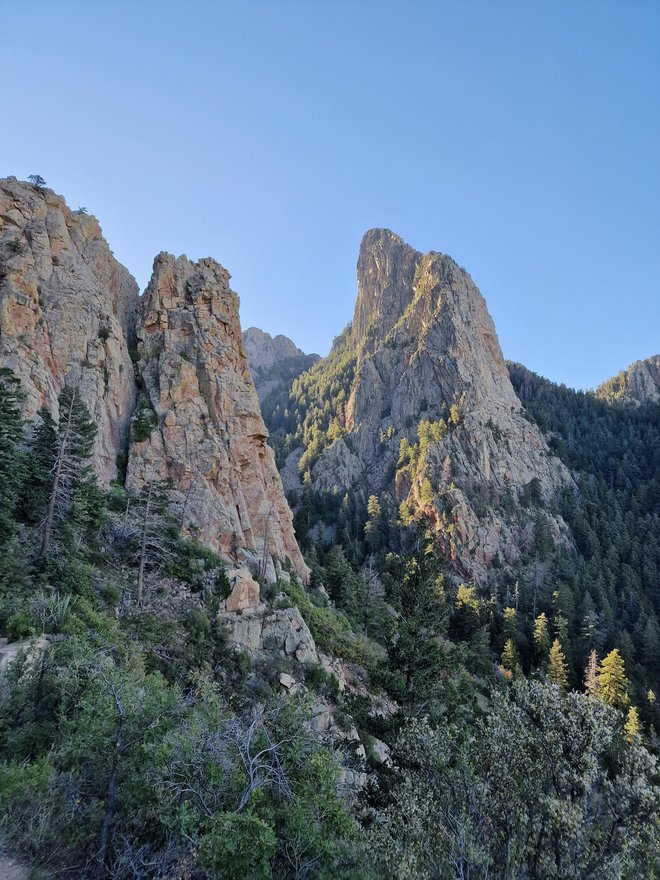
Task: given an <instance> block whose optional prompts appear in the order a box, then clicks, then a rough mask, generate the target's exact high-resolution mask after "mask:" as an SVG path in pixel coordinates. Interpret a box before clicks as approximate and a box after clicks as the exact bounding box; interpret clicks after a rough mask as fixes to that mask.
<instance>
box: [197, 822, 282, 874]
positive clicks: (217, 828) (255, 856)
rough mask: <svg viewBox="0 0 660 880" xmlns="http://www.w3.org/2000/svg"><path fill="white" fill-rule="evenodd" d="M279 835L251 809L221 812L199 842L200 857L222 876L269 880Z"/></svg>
mask: <svg viewBox="0 0 660 880" xmlns="http://www.w3.org/2000/svg"><path fill="white" fill-rule="evenodd" d="M276 845H277V838H276V836H275V832H274V831H273V829H272V828H271V827H270V825H268V824H267V823H266V822H264V820H263V819H259V818H258V817H257V816H254V815H253V814H252V813H250V812H247V813H219V814H218V815H217V816H215V818H214V819H213V824H212V826H211V830H210V831H209V832H208V833H207V834H205V835H204V836H203V837H202V839H201V843H200V861H201V862H202V864H203V865H204V866H205V867H207V868H209V869H210V870H211V871H213V873H214V875H215V876H216V877H218V878H222V880H225V878H226V880H236V878H237V877H250V878H251V880H270V877H271V870H270V863H271V860H272V858H273V856H274V854H275V847H276Z"/></svg>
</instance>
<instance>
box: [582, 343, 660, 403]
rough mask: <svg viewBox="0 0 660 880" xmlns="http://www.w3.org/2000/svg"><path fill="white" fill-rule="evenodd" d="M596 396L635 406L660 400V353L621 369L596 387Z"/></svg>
mask: <svg viewBox="0 0 660 880" xmlns="http://www.w3.org/2000/svg"><path fill="white" fill-rule="evenodd" d="M596 397H600V398H601V399H602V400H608V401H609V402H610V403H614V402H617V403H627V404H632V405H634V406H638V405H639V404H641V403H658V402H660V355H658V354H656V355H653V356H652V357H650V358H646V360H643V361H635V363H634V364H631V365H630V366H629V367H628V369H627V370H621V372H620V373H617V375H616V376H614V377H613V378H612V379H609V380H608V381H607V382H603V384H602V385H600V386H599V387H598V388H597V389H596Z"/></svg>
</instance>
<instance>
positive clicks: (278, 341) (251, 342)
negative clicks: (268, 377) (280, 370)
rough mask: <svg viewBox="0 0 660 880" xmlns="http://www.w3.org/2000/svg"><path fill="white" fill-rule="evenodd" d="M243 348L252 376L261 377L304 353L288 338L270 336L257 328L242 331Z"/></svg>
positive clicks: (302, 355)
mask: <svg viewBox="0 0 660 880" xmlns="http://www.w3.org/2000/svg"><path fill="white" fill-rule="evenodd" d="M243 348H244V349H245V354H246V355H247V359H248V363H249V364H250V371H251V372H252V375H253V376H255V377H256V376H261V375H263V374H264V373H267V372H268V370H270V369H271V368H272V367H274V366H275V365H277V364H280V363H281V362H282V361H284V360H287V359H288V358H296V357H304V356H305V353H304V351H302V350H301V349H299V348H298V346H297V345H295V344H294V343H293V342H292V341H291V340H290V339H289V337H288V336H282V335H281V334H280V335H279V336H271V335H270V333H265V332H264V331H263V330H260V329H259V328H258V327H248V329H247V330H244V331H243Z"/></svg>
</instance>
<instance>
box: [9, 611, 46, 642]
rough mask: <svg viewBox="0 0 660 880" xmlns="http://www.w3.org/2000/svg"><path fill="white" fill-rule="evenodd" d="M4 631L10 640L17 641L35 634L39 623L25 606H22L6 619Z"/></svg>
mask: <svg viewBox="0 0 660 880" xmlns="http://www.w3.org/2000/svg"><path fill="white" fill-rule="evenodd" d="M6 632H7V639H8V640H9V641H10V642H18V641H20V640H21V639H28V638H32V637H33V636H36V635H37V634H38V632H39V624H38V623H37V621H36V620H35V619H34V618H33V617H32V614H31V613H30V611H29V610H28V609H27V608H22V609H21V610H20V611H15V612H14V613H13V614H12V615H11V616H10V617H9V618H8V619H7V623H6Z"/></svg>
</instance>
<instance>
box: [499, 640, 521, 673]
mask: <svg viewBox="0 0 660 880" xmlns="http://www.w3.org/2000/svg"><path fill="white" fill-rule="evenodd" d="M501 663H502V666H503V667H504V669H506V670H508V671H509V672H511V673H514V672H516V671H517V669H518V666H519V664H518V652H517V651H516V646H515V645H514V644H513V639H507V640H506V642H505V643H504V650H503V651H502V658H501Z"/></svg>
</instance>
